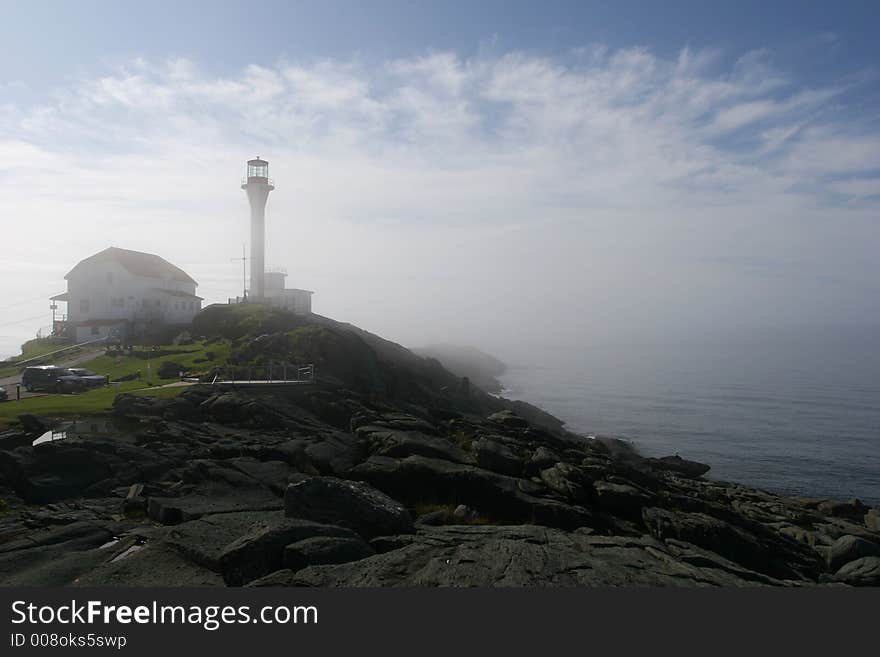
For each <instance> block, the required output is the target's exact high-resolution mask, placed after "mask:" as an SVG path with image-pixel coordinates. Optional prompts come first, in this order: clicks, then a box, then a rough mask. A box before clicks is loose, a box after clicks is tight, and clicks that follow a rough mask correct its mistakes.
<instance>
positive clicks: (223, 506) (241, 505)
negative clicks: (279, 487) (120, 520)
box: [147, 488, 284, 525]
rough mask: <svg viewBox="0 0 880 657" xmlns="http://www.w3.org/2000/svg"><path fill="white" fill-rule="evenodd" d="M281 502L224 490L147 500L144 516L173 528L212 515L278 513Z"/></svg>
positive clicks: (263, 494)
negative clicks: (181, 523) (175, 525)
mask: <svg viewBox="0 0 880 657" xmlns="http://www.w3.org/2000/svg"><path fill="white" fill-rule="evenodd" d="M283 508H284V502H283V501H282V500H281V498H279V497H278V496H276V495H275V494H274V493H272V492H271V491H268V490H261V489H248V490H243V491H236V490H235V489H231V488H228V489H227V488H224V489H221V490H220V491H218V492H205V493H193V494H190V495H184V496H181V497H150V498H149V499H148V500H147V515H148V516H149V517H150V518H151V519H152V520H155V521H156V522H159V523H162V524H163V525H174V524H177V523H180V522H186V521H187V520H195V519H197V518H201V517H202V516H205V515H211V514H214V513H231V512H236V511H279V510H281V509H283Z"/></svg>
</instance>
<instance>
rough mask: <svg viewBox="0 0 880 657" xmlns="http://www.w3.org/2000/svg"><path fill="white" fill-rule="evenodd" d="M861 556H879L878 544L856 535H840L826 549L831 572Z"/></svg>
mask: <svg viewBox="0 0 880 657" xmlns="http://www.w3.org/2000/svg"><path fill="white" fill-rule="evenodd" d="M862 557H880V544H877V543H873V542H871V541H867V540H865V539H864V538H859V537H858V536H841V537H840V538H838V539H837V540H836V541H834V544H833V545H832V546H831V547H830V548H829V549H828V554H827V556H826V561H827V563H828V569H829V570H830V571H831V572H835V571H837V570H838V569H839V568H840V567H841V566H843V565H845V564H847V563H849V562H850V561H855V560H856V559H861V558H862Z"/></svg>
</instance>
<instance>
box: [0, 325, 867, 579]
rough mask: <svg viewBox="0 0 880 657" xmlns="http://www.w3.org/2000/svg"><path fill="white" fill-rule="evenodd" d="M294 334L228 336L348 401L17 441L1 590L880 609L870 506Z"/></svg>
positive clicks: (205, 402)
mask: <svg viewBox="0 0 880 657" xmlns="http://www.w3.org/2000/svg"><path fill="white" fill-rule="evenodd" d="M276 319H277V318H276ZM276 319H273V320H272V321H276ZM296 321H297V322H300V323H301V324H302V322H303V321H304V320H300V319H298V320H296ZM278 322H279V323H278V324H277V325H275V324H273V325H272V326H271V330H270V331H264V332H263V333H264V334H265V335H268V336H269V337H267V338H262V339H260V340H257V339H256V338H254V337H249V334H248V333H247V332H244V333H241V334H238V330H239V328H240V327H238V326H237V325H235V324H234V323H233V325H231V326H225V325H223V324H222V322H220V323H218V324H217V325H218V326H219V327H220V329H218V330H221V329H222V331H228V332H230V335H231V334H232V333H236V336H235V339H237V340H238V341H239V342H238V344H240V347H239V351H237V352H236V353H235V354H234V355H235V356H236V357H242V358H243V357H244V356H245V355H247V356H248V357H249V358H255V357H258V356H265V357H266V358H268V357H269V356H271V355H272V354H274V353H275V352H276V351H277V352H278V353H280V354H282V355H283V354H288V355H298V354H304V356H303V357H310V358H314V359H316V360H317V359H318V358H319V357H320V358H321V359H323V360H322V361H321V362H322V363H324V366H325V367H326V368H328V369H329V370H330V371H329V378H327V379H322V380H321V381H319V383H318V385H314V386H301V387H297V388H295V389H290V390H289V391H284V390H278V391H274V392H270V393H265V394H254V393H253V392H247V391H243V390H235V391H225V390H216V389H213V388H211V387H210V386H205V387H195V388H192V389H188V390H186V391H184V392H182V393H181V394H180V395H179V396H178V397H176V398H174V399H160V398H156V397H151V398H147V397H138V396H135V395H119V396H118V397H117V399H116V402H115V405H114V410H113V418H115V421H116V422H117V423H118V425H117V428H116V429H113V430H111V431H110V432H109V433H106V432H105V433H102V434H94V435H90V434H88V433H78V434H75V435H69V436H68V437H67V438H65V439H63V440H57V441H54V442H50V443H43V444H38V445H35V446H34V445H32V444H31V443H32V441H33V439H34V438H35V437H36V436H35V435H34V433H33V432H35V431H37V430H40V429H43V428H45V426H46V424H45V423H46V420H45V419H39V421H37V420H36V419H33V418H26V419H25V420H24V421H23V423H22V425H21V428H20V430H19V429H16V430H14V431H12V432H5V433H4V434H3V435H2V437H0V498H2V500H3V502H4V509H5V510H4V512H3V514H2V515H0V584H2V585H86V584H88V585H96V584H114V585H134V586H141V585H160V586H164V585H184V584H192V585H232V586H242V585H247V586H282V585H284V586H286V585H297V586H473V585H477V586H541V585H551V586H600V585H601V586H605V585H640V586H643V585H663V586H759V585H772V586H806V585H817V584H834V585H852V586H877V585H880V547H878V546H880V525H878V517H880V516H878V511H877V509H874V508H870V507H868V506H866V505H864V504H862V503H861V502H860V501H858V500H850V501H835V500H815V499H806V498H792V497H785V496H780V495H774V494H771V493H768V492H765V491H760V490H755V489H751V488H748V487H746V486H741V485H738V484H732V483H724V482H717V481H712V480H709V479H706V478H704V475H705V474H706V472H707V470H708V466H707V465H703V464H700V463H696V462H693V461H688V460H686V459H682V458H681V457H678V456H671V457H666V458H659V459H657V458H643V457H641V456H640V455H639V454H638V452H637V451H636V450H635V449H634V448H633V446H632V445H631V444H629V443H627V442H625V441H620V440H616V439H614V438H609V437H598V438H588V437H585V436H580V435H575V434H572V433H569V432H567V431H565V430H564V428H562V426H561V423H559V422H558V420H555V418H552V417H550V416H548V415H547V414H545V413H543V412H541V411H539V410H538V409H534V408H533V407H529V406H528V405H524V404H518V403H514V402H509V401H507V400H501V399H496V398H494V397H491V396H489V395H486V394H485V393H483V392H482V391H480V390H479V389H477V388H473V387H472V388H469V389H464V388H462V386H460V385H459V384H460V381H459V379H458V378H457V377H455V376H454V375H451V374H450V373H448V372H446V371H445V370H443V369H442V367H441V366H440V365H439V364H438V363H436V362H433V363H432V362H430V361H428V360H425V359H421V358H418V357H416V356H414V355H413V354H411V353H409V352H407V351H406V350H405V349H403V348H402V347H400V346H399V345H394V344H393V343H389V342H387V341H383V340H381V338H378V337H377V336H371V335H370V334H367V333H365V332H362V331H359V330H356V329H353V328H351V329H349V328H346V327H345V326H344V325H340V324H338V323H334V322H331V321H330V320H324V319H323V318H319V319H317V320H315V324H312V325H308V324H303V325H296V326H294V325H292V324H286V325H285V324H284V323H283V322H281V321H280V320H278ZM260 328H263V327H260ZM108 419H111V418H108ZM29 431H30V432H31V433H28V432H29ZM413 519H415V521H414V520H413Z"/></svg>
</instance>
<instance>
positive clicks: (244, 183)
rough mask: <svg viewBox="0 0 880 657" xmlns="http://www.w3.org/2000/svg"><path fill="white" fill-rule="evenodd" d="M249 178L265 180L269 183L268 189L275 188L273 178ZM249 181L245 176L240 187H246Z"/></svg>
mask: <svg viewBox="0 0 880 657" xmlns="http://www.w3.org/2000/svg"><path fill="white" fill-rule="evenodd" d="M251 177H252V178H259V179H261V180H265V181H266V182H267V183H269V187H274V186H275V179H274V178H263V177H262V176H251ZM250 180H251V179H250V178H248V177H247V176H245V177H244V178H242V179H241V184H242V185H247V184H248V183H249V182H250Z"/></svg>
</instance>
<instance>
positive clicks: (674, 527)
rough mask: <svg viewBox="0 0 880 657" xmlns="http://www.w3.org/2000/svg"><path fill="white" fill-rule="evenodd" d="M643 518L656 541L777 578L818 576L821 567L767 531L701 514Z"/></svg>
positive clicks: (653, 512) (656, 511)
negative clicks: (673, 542) (691, 547)
mask: <svg viewBox="0 0 880 657" xmlns="http://www.w3.org/2000/svg"><path fill="white" fill-rule="evenodd" d="M642 516H643V519H644V523H645V525H646V526H647V528H648V530H649V531H650V532H651V535H652V536H655V537H657V538H658V539H661V540H668V539H675V540H679V541H685V542H687V543H692V544H694V545H696V546H698V547H701V548H703V549H705V550H708V551H710V552H714V553H716V554H719V555H721V556H722V557H724V558H726V559H729V560H730V561H733V562H735V563H738V564H740V565H742V566H745V567H746V568H749V569H751V570H754V571H756V572H759V573H764V574H766V575H769V576H771V577H774V578H778V579H804V578H813V577H818V574H819V568H820V566H819V560H818V557H817V556H816V554H815V552H813V551H812V550H811V549H810V548H807V547H805V546H803V545H801V544H799V543H797V542H795V541H792V540H789V539H786V538H785V537H783V536H781V535H778V534H775V533H774V532H771V531H769V530H766V529H764V530H763V532H761V533H760V534H759V535H755V534H752V533H750V532H748V531H745V530H743V529H741V528H739V527H736V526H734V525H731V524H730V523H728V522H725V521H724V520H720V519H718V518H714V517H712V516H709V515H706V514H704V513H685V512H678V511H669V510H666V509H660V508H655V507H652V508H646V509H644V510H643V511H642ZM755 529H756V531H757V530H758V529H759V527H758V526H755Z"/></svg>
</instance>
